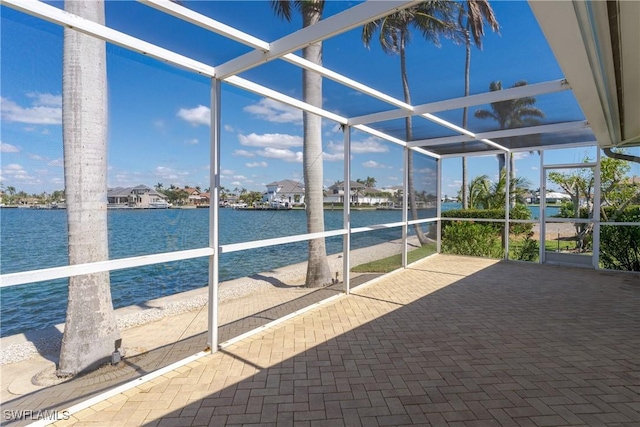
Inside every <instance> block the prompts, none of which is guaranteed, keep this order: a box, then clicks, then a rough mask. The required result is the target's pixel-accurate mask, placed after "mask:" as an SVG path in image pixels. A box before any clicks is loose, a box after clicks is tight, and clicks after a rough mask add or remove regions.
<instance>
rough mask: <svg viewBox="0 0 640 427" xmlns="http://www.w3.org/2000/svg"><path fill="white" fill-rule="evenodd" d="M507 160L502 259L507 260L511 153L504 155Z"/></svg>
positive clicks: (505, 168)
mask: <svg viewBox="0 0 640 427" xmlns="http://www.w3.org/2000/svg"><path fill="white" fill-rule="evenodd" d="M504 156H505V158H506V159H507V161H506V162H504V163H505V167H504V170H505V177H504V182H505V186H504V248H503V249H504V259H509V216H510V215H509V212H510V210H511V156H512V153H505V155H504Z"/></svg>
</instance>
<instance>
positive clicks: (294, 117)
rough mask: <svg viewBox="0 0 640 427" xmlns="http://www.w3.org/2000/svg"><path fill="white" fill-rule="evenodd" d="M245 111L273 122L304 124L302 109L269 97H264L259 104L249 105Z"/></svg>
mask: <svg viewBox="0 0 640 427" xmlns="http://www.w3.org/2000/svg"><path fill="white" fill-rule="evenodd" d="M243 111H246V112H247V113H251V114H253V115H254V116H256V117H257V118H259V119H262V120H266V121H268V122H272V123H295V124H302V111H301V110H298V109H297V108H294V107H290V106H288V105H285V104H282V103H280V102H278V101H274V100H273V99H269V98H262V99H261V100H260V101H259V102H258V103H257V104H253V105H248V106H246V107H244V108H243Z"/></svg>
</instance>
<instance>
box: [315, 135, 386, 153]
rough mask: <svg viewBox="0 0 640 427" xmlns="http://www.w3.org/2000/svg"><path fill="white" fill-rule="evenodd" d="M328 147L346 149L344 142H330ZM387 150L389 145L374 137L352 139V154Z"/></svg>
mask: <svg viewBox="0 0 640 427" xmlns="http://www.w3.org/2000/svg"><path fill="white" fill-rule="evenodd" d="M327 148H328V149H330V150H331V151H334V152H340V151H344V145H343V144H342V143H334V142H330V143H329V144H328V145H327ZM387 151H389V147H387V146H386V145H384V144H383V143H382V142H380V141H379V140H378V139H377V138H374V137H370V138H366V139H364V140H362V141H351V153H352V154H365V153H386V152H387Z"/></svg>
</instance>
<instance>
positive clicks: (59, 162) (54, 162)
mask: <svg viewBox="0 0 640 427" xmlns="http://www.w3.org/2000/svg"><path fill="white" fill-rule="evenodd" d="M47 164H48V165H49V166H57V167H63V166H64V160H63V159H61V158H60V159H53V160H49V161H48V162H47Z"/></svg>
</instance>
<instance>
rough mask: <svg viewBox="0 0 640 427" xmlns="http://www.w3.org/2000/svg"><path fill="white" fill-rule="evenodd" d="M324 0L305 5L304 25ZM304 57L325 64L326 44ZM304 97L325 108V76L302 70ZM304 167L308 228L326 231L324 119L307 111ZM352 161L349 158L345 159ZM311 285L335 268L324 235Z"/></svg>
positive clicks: (317, 243)
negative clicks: (329, 257) (323, 154)
mask: <svg viewBox="0 0 640 427" xmlns="http://www.w3.org/2000/svg"><path fill="white" fill-rule="evenodd" d="M319 3H320V1H319V0H315V1H312V2H309V4H307V5H306V6H304V8H303V12H302V17H303V18H302V19H303V27H308V26H309V25H313V24H315V23H316V22H318V21H319V20H320V19H321V17H322V16H321V9H320V8H319V7H318V5H319ZM302 56H303V57H304V59H306V60H308V61H311V62H313V63H314V64H318V65H322V43H314V44H311V45H309V46H307V47H306V48H304V49H303V50H302ZM302 98H303V101H304V102H306V103H309V104H311V105H314V106H317V107H322V77H321V76H320V75H319V74H317V73H313V72H310V71H307V70H302ZM303 127H304V147H303V168H304V186H305V202H306V206H307V209H306V212H307V231H308V232H309V233H320V232H324V207H323V205H322V198H323V188H322V172H323V171H322V168H323V164H322V119H321V118H320V116H316V115H314V114H311V113H308V112H304V113H303ZM344 161H345V162H348V161H349V159H346V158H345V159H344ZM306 283H307V287H309V288H316V287H320V286H325V285H329V284H331V271H330V270H329V263H328V261H327V249H326V246H325V240H324V238H319V239H313V240H309V261H308V263H307V282H306Z"/></svg>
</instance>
